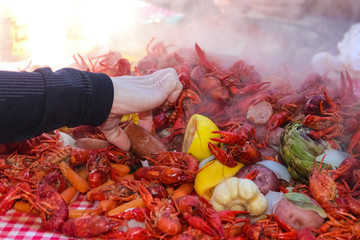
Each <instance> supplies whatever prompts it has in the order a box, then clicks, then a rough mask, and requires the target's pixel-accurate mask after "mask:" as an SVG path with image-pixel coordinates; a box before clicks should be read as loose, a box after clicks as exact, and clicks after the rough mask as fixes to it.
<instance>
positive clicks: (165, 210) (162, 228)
mask: <svg viewBox="0 0 360 240" xmlns="http://www.w3.org/2000/svg"><path fill="white" fill-rule="evenodd" d="M139 192H140V195H141V197H142V199H143V200H144V203H145V205H146V207H147V208H148V209H150V216H149V218H148V219H146V220H145V225H146V227H147V229H148V230H149V231H150V232H151V233H152V234H154V235H161V234H165V235H177V234H179V233H180V232H181V223H180V220H179V218H178V217H177V215H178V214H177V213H176V210H175V209H174V208H173V207H172V206H171V205H170V203H169V202H168V200H166V199H162V200H160V199H158V198H154V197H153V196H152V195H151V194H150V193H149V192H148V191H147V190H146V189H145V188H144V187H143V186H141V185H140V186H139Z"/></svg>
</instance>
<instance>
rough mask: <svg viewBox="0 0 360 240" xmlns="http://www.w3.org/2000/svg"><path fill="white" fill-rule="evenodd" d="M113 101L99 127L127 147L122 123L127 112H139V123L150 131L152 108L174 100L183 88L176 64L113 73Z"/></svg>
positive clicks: (107, 136)
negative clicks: (140, 72)
mask: <svg viewBox="0 0 360 240" xmlns="http://www.w3.org/2000/svg"><path fill="white" fill-rule="evenodd" d="M111 80H112V81H113V85H114V102H113V105H112V108H111V111H110V114H109V116H108V118H107V119H106V121H105V122H104V123H103V124H102V125H101V126H100V127H99V128H100V130H101V131H102V132H103V133H104V135H105V137H106V138H107V140H108V141H109V142H110V143H112V144H114V145H115V146H117V147H119V148H121V149H123V150H125V151H128V150H129V149H130V140H129V138H128V136H127V135H126V134H125V132H124V131H123V130H122V129H121V128H120V127H119V123H120V120H121V117H122V116H123V115H124V114H130V113H138V116H139V125H140V126H142V127H144V128H145V129H146V130H148V131H151V128H152V124H153V119H152V112H151V111H152V109H154V108H156V107H158V106H160V105H162V104H163V103H169V104H171V103H175V102H176V100H177V98H178V97H179V95H180V93H181V91H182V87H183V86H182V84H181V83H180V81H179V76H178V75H177V73H176V71H175V70H174V69H173V68H167V69H162V70H159V71H157V72H155V73H153V74H150V75H146V76H136V77H134V76H121V77H112V78H111Z"/></svg>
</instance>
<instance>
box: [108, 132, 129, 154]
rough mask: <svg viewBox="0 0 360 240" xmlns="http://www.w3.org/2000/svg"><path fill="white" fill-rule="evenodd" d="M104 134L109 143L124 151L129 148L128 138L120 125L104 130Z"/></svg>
mask: <svg viewBox="0 0 360 240" xmlns="http://www.w3.org/2000/svg"><path fill="white" fill-rule="evenodd" d="M104 135H105V137H106V139H107V140H108V141H109V142H110V143H112V144H114V145H115V146H117V147H118V148H120V149H122V150H124V151H129V150H130V139H129V137H128V136H127V135H126V133H125V132H124V130H122V129H121V128H120V127H117V128H116V129H114V130H113V131H111V132H104Z"/></svg>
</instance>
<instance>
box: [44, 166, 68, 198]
mask: <svg viewBox="0 0 360 240" xmlns="http://www.w3.org/2000/svg"><path fill="white" fill-rule="evenodd" d="M41 181H42V182H43V183H46V184H48V185H51V186H53V187H54V189H55V190H56V191H57V192H58V193H61V192H63V191H64V190H65V189H66V188H67V185H66V178H65V177H64V175H62V174H61V173H59V172H58V171H54V172H51V173H49V174H47V175H45V176H44V177H43V178H42V179H41Z"/></svg>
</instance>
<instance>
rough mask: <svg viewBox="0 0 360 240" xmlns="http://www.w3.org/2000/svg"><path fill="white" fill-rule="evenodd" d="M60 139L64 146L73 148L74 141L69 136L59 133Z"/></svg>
mask: <svg viewBox="0 0 360 240" xmlns="http://www.w3.org/2000/svg"><path fill="white" fill-rule="evenodd" d="M60 139H61V140H62V141H63V144H64V146H70V147H71V148H75V147H76V146H75V139H73V138H72V137H71V136H70V135H69V134H67V133H64V132H60Z"/></svg>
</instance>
